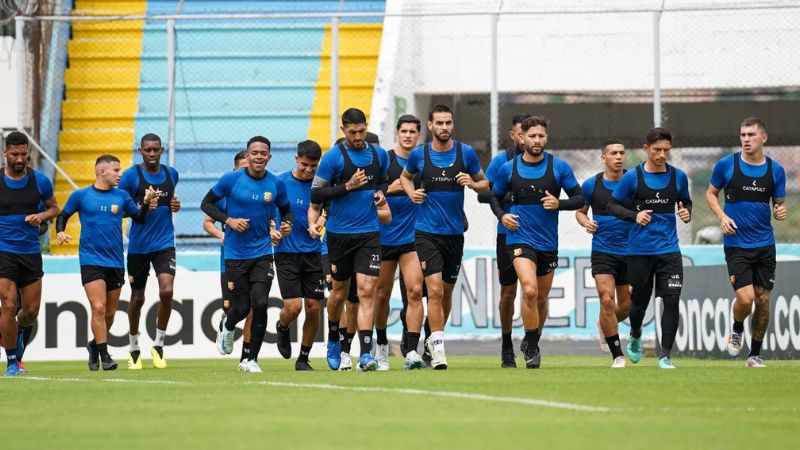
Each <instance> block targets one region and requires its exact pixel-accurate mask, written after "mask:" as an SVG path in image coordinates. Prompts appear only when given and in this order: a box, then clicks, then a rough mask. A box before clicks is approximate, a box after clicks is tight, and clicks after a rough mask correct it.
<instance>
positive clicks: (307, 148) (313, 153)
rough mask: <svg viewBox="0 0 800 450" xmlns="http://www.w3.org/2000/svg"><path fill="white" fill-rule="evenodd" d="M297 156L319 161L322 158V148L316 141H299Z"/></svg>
mask: <svg viewBox="0 0 800 450" xmlns="http://www.w3.org/2000/svg"><path fill="white" fill-rule="evenodd" d="M297 156H299V157H300V158H304V157H305V158H308V159H310V160H312V161H319V159H320V158H322V148H320V146H319V144H317V142H316V141H312V140H311V139H308V140H305V141H303V142H299V143H298V144H297Z"/></svg>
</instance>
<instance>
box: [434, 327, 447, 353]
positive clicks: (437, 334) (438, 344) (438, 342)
mask: <svg viewBox="0 0 800 450" xmlns="http://www.w3.org/2000/svg"><path fill="white" fill-rule="evenodd" d="M431 343H432V344H433V348H434V349H436V350H441V351H444V331H434V332H433V333H431Z"/></svg>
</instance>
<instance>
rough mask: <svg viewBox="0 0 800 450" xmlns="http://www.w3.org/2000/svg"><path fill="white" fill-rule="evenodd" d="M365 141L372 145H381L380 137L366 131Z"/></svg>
mask: <svg viewBox="0 0 800 450" xmlns="http://www.w3.org/2000/svg"><path fill="white" fill-rule="evenodd" d="M366 141H367V142H369V143H370V144H372V145H381V139H380V138H379V137H378V135H377V134H375V133H373V132H371V131H367V138H366Z"/></svg>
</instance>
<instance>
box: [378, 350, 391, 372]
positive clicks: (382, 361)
mask: <svg viewBox="0 0 800 450" xmlns="http://www.w3.org/2000/svg"><path fill="white" fill-rule="evenodd" d="M375 359H377V360H378V369H377V370H380V371H384V370H389V346H388V345H378V346H377V347H376V349H375Z"/></svg>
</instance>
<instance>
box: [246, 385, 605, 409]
mask: <svg viewBox="0 0 800 450" xmlns="http://www.w3.org/2000/svg"><path fill="white" fill-rule="evenodd" d="M258 384H263V385H266V386H276V387H292V388H306V389H324V390H339V391H352V392H375V393H387V394H405V395H423V396H426V397H450V398H463V399H467V400H481V401H486V402H498V403H515V404H519V405H531V406H543V407H546V408H557V409H567V410H571V411H584V412H612V411H616V408H609V407H605V406H592V405H582V404H580V403H567V402H555V401H550V400H540V399H535V398H524V397H499V396H494V395H486V394H472V393H469V392H455V391H428V390H423V389H404V388H381V387H360V386H341V385H337V384H321V383H289V382H283V381H262V382H260V383H258Z"/></svg>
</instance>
